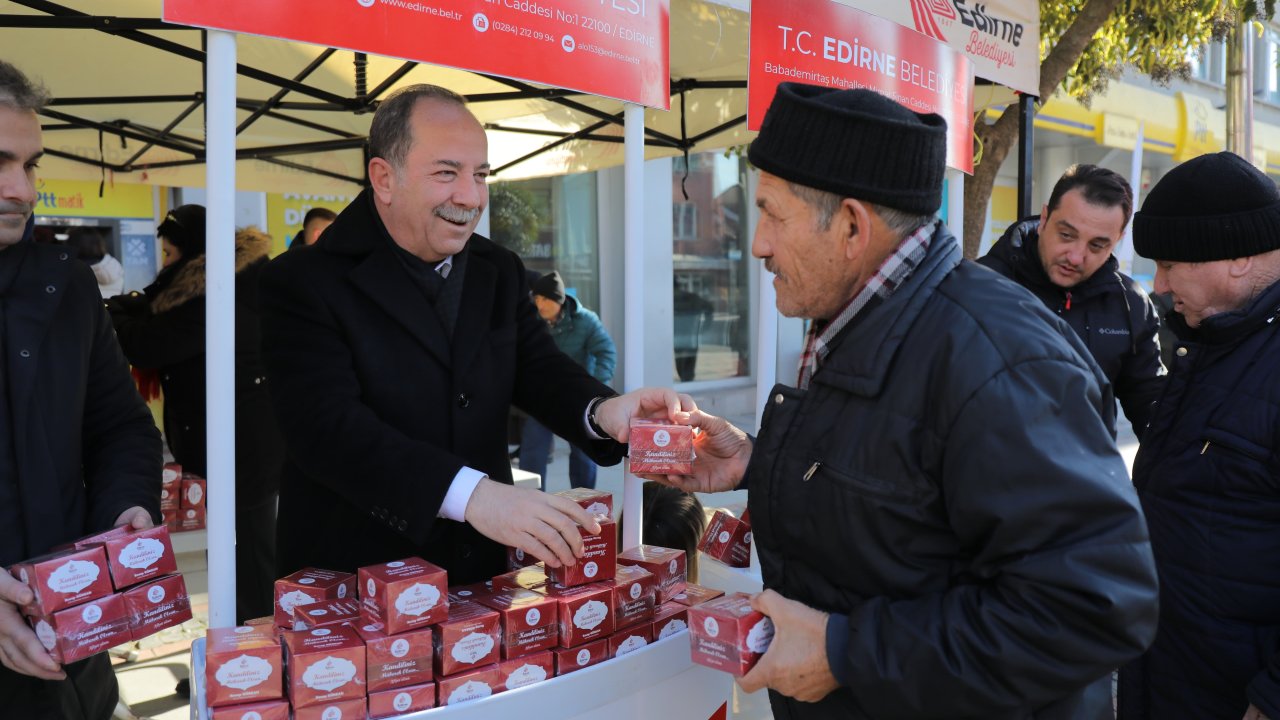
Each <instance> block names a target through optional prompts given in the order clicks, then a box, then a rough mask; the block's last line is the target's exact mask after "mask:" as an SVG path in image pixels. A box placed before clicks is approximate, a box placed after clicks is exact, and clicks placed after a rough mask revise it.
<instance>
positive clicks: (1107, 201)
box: [978, 165, 1165, 439]
mask: <svg viewBox="0 0 1280 720" xmlns="http://www.w3.org/2000/svg"><path fill="white" fill-rule="evenodd" d="M1132 215H1133V191H1132V189H1131V188H1130V187H1129V183H1128V182H1126V181H1125V179H1124V178H1123V177H1121V176H1120V175H1118V174H1117V173H1114V172H1112V171H1110V170H1107V169H1106V168H1101V167H1098V166H1097V165H1073V166H1071V167H1070V168H1068V169H1067V171H1066V172H1065V173H1063V175H1062V177H1061V178H1059V179H1058V182H1057V183H1056V184H1055V185H1054V186H1053V192H1051V193H1050V194H1049V202H1048V203H1046V204H1045V206H1044V207H1043V208H1042V209H1041V210H1040V216H1039V217H1031V218H1027V219H1025V220H1022V221H1020V222H1017V223H1014V224H1013V225H1010V226H1009V229H1008V230H1006V231H1005V234H1004V236H1003V237H1001V238H1000V239H999V240H997V241H996V244H995V245H994V246H992V248H991V251H990V252H988V253H987V254H986V255H985V256H983V257H981V258H979V259H978V262H979V263H981V264H983V265H986V266H987V267H989V268H991V269H992V270H995V271H996V272H998V273H1000V274H1001V275H1004V276H1005V277H1007V278H1009V279H1010V280H1013V281H1014V282H1016V283H1018V284H1019V285H1021V286H1022V287H1024V288H1026V289H1028V290H1030V291H1031V292H1032V293H1034V294H1035V296H1036V297H1038V298H1040V300H1041V302H1043V303H1044V304H1045V306H1046V307H1048V308H1049V309H1050V310H1053V311H1054V312H1056V313H1058V317H1061V318H1062V319H1063V320H1066V321H1067V324H1068V325H1070V326H1071V329H1072V330H1075V331H1076V334H1077V335H1079V336H1080V339H1081V340H1082V341H1084V344H1085V346H1086V347H1088V348H1089V353H1090V354H1091V355H1092V356H1093V359H1094V360H1095V361H1096V362H1097V363H1098V366H1099V367H1101V368H1102V372H1103V374H1104V375H1106V376H1107V379H1108V380H1110V381H1111V386H1112V387H1113V388H1114V389H1115V394H1116V398H1117V399H1118V400H1119V401H1120V406H1121V407H1122V408H1124V414H1125V417H1127V418H1129V422H1130V423H1131V424H1132V425H1133V432H1134V434H1135V435H1137V436H1138V438H1139V439H1141V438H1142V434H1143V432H1144V431H1145V430H1146V427H1147V419H1148V418H1149V417H1150V415H1151V407H1152V405H1154V404H1155V401H1156V399H1157V398H1159V397H1160V392H1161V390H1163V389H1164V377H1165V370H1164V365H1163V364H1162V363H1161V362H1160V340H1159V337H1158V332H1159V329H1160V320H1159V318H1158V317H1157V315H1156V310H1155V305H1154V304H1153V303H1152V301H1151V298H1150V297H1148V296H1147V294H1146V293H1145V292H1143V291H1142V288H1141V287H1140V286H1139V285H1138V283H1136V282H1134V280H1133V278H1131V277H1129V276H1128V275H1125V274H1124V273H1122V272H1120V263H1119V261H1117V260H1116V258H1115V254H1114V251H1115V248H1116V245H1117V244H1119V242H1120V239H1121V238H1122V237H1123V236H1124V229H1125V226H1126V225H1128V224H1129V218H1130V217H1131V216H1132Z"/></svg>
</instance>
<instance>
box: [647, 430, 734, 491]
mask: <svg viewBox="0 0 1280 720" xmlns="http://www.w3.org/2000/svg"><path fill="white" fill-rule="evenodd" d="M688 424H689V425H692V426H693V427H694V428H695V429H696V430H697V431H698V432H697V433H695V435H694V437H693V451H694V454H695V456H696V457H695V458H694V460H693V474H692V475H642V476H641V477H643V478H644V479H646V480H655V481H657V482H660V483H662V484H664V485H670V486H671V487H674V488H679V489H680V490H684V491H685V492H704V493H714V492H725V491H728V490H733V489H734V488H736V487H737V486H738V483H740V482H742V478H743V476H744V475H746V472H747V464H748V463H750V462H751V450H752V444H751V439H750V438H749V437H747V434H746V433H745V432H743V431H742V430H739V429H738V428H737V427H735V426H734V425H733V423H730V422H729V421H728V420H725V419H724V418H722V417H716V416H715V415H708V414H707V413H704V412H702V411H701V410H697V409H695V410H694V411H693V412H691V413H689V422H688Z"/></svg>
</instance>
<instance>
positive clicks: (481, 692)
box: [447, 680, 493, 705]
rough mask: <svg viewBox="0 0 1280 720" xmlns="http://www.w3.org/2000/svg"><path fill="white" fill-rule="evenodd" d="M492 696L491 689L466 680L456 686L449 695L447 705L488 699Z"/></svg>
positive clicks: (480, 683) (479, 683)
mask: <svg viewBox="0 0 1280 720" xmlns="http://www.w3.org/2000/svg"><path fill="white" fill-rule="evenodd" d="M492 694H493V688H490V687H489V686H488V685H485V684H484V683H482V682H480V681H478V680H468V681H466V682H464V683H462V684H461V685H459V686H458V688H457V689H456V690H454V691H453V692H452V693H450V694H449V702H448V703H447V704H448V705H452V704H454V703H460V702H466V701H468V700H479V699H480V698H485V697H489V696H490V695H492Z"/></svg>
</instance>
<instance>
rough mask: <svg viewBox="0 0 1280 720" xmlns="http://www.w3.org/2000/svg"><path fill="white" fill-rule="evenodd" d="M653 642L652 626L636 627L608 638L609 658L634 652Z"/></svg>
mask: <svg viewBox="0 0 1280 720" xmlns="http://www.w3.org/2000/svg"><path fill="white" fill-rule="evenodd" d="M651 642H653V625H636V626H635V627H629V628H627V629H626V630H619V631H618V632H616V633H614V634H612V635H610V636H609V657H611V658H616V657H619V656H621V655H626V654H627V653H630V652H635V651H636V650H639V649H640V648H642V647H644V646H646V645H648V644H649V643H651Z"/></svg>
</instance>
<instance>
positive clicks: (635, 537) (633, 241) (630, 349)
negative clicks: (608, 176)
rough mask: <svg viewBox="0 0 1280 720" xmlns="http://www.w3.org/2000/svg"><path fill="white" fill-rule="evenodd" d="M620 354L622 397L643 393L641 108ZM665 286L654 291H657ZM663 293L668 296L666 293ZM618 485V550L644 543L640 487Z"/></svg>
mask: <svg viewBox="0 0 1280 720" xmlns="http://www.w3.org/2000/svg"><path fill="white" fill-rule="evenodd" d="M623 128H624V129H623V137H624V138H625V144H624V145H623V157H624V159H625V163H626V165H625V166H624V173H623V194H624V196H625V201H624V203H623V227H624V231H623V257H624V258H625V263H624V267H625V268H626V270H625V275H624V277H623V310H622V311H623V331H624V335H623V343H622V347H623V352H624V353H625V356H624V365H623V367H624V368H625V371H626V378H625V381H624V388H625V389H626V391H627V392H630V391H632V390H636V389H639V388H641V387H644V385H645V382H644V377H645V376H644V346H645V343H644V328H645V320H644V297H643V290H644V275H645V273H644V267H645V262H644V207H645V203H644V107H643V106H641V105H635V104H633V103H627V104H626V109H625V110H624V118H623ZM663 287H666V286H665V285H661V286H659V290H661V289H662V288H663ZM668 291H669V290H668ZM625 478H626V480H625V482H624V484H623V494H622V508H623V518H624V519H623V526H622V548H623V549H624V550H626V549H630V548H633V547H635V546H637V545H639V544H640V543H641V542H643V541H644V538H643V537H642V536H641V532H640V530H641V528H642V527H643V522H644V495H643V494H642V492H641V490H642V488H643V487H644V486H643V483H642V482H641V481H640V478H638V477H636V476H634V475H632V474H631V473H626V475H625Z"/></svg>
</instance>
